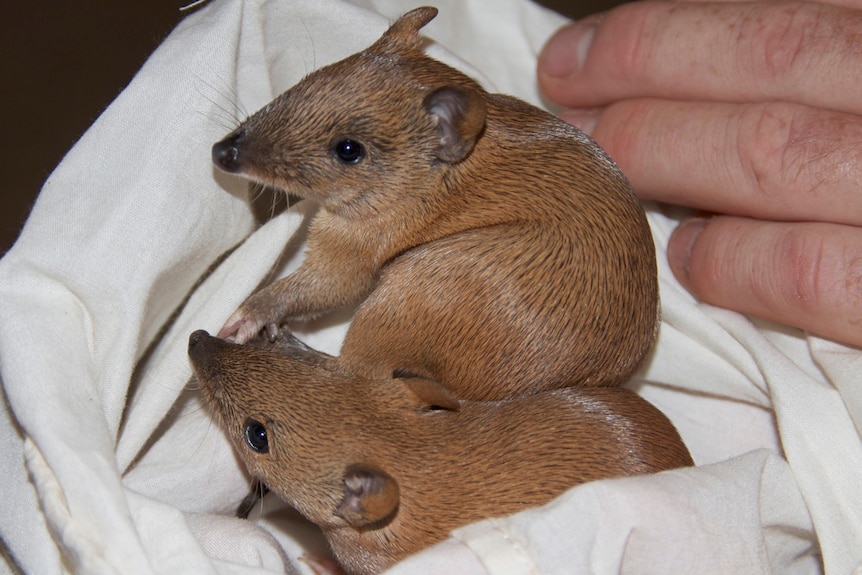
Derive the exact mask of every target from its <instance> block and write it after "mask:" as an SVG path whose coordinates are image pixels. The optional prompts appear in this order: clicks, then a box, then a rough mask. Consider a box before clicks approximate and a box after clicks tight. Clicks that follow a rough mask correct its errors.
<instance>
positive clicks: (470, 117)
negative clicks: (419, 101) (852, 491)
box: [424, 86, 486, 164]
mask: <svg viewBox="0 0 862 575" xmlns="http://www.w3.org/2000/svg"><path fill="white" fill-rule="evenodd" d="M424 105H425V109H426V110H427V111H428V113H429V114H430V115H431V120H432V122H433V123H434V125H435V126H436V127H437V137H438V139H439V145H438V147H437V157H438V158H439V159H441V160H443V161H444V162H449V163H453V164H454V163H456V162H460V161H461V160H463V159H464V158H465V157H467V154H469V153H470V151H471V150H472V149H473V146H474V145H475V144H476V140H478V139H479V136H480V135H481V134H482V130H483V129H484V128H485V114H486V108H485V100H484V99H483V98H482V96H481V95H480V94H479V93H478V92H476V91H475V90H471V89H470V88H463V87H461V86H444V87H443V88H438V89H436V90H434V91H433V92H431V93H430V94H428V95H427V96H426V97H425V101H424Z"/></svg>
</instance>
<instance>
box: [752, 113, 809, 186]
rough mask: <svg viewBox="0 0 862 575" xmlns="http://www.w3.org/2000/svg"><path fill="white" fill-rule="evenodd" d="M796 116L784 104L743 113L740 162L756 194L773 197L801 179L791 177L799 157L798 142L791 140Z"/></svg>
mask: <svg viewBox="0 0 862 575" xmlns="http://www.w3.org/2000/svg"><path fill="white" fill-rule="evenodd" d="M794 113H795V111H794V110H793V106H792V105H790V104H784V103H772V104H764V105H758V106H749V107H745V108H744V109H742V111H741V112H740V118H739V127H738V130H737V148H738V150H739V158H740V161H741V162H742V163H743V171H744V173H746V174H747V175H748V180H749V181H750V183H751V186H750V187H751V188H752V189H753V190H754V192H756V193H757V194H760V195H765V196H771V195H772V194H773V192H774V191H775V190H778V189H783V184H784V182H785V181H786V180H789V179H793V177H794V176H797V175H798V174H790V173H788V172H789V170H793V168H794V166H793V164H794V163H797V162H795V161H794V156H797V155H798V154H799V150H798V149H795V148H796V147H797V146H798V145H799V141H798V140H796V139H795V138H793V137H792V125H793V115H794ZM797 170H798V168H797Z"/></svg>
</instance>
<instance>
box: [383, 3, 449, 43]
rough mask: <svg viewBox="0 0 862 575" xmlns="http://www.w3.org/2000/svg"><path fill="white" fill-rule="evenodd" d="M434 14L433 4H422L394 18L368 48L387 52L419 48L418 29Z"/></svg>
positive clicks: (435, 11) (432, 17) (431, 18)
mask: <svg viewBox="0 0 862 575" xmlns="http://www.w3.org/2000/svg"><path fill="white" fill-rule="evenodd" d="M436 15H437V8H434V7H433V6H423V7H421V8H416V9H414V10H411V11H410V12H407V13H406V14H404V15H403V16H401V18H399V19H398V20H396V21H395V22H394V23H393V24H392V26H390V27H389V29H388V30H386V32H384V33H383V35H382V36H381V37H380V39H379V40H377V42H375V43H374V44H373V45H372V46H371V47H370V48H369V50H371V51H374V52H385V53H388V52H397V51H399V50H412V49H421V48H422V38H421V37H420V36H419V29H420V28H422V27H423V26H424V25H425V24H427V23H428V22H430V21H431V20H433V19H434V17H435V16H436Z"/></svg>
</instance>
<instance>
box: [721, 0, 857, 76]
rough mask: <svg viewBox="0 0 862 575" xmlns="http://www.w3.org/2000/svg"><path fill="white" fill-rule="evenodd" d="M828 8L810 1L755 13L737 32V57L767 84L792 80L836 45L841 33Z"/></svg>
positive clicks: (747, 17)
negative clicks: (813, 60) (822, 53)
mask: <svg viewBox="0 0 862 575" xmlns="http://www.w3.org/2000/svg"><path fill="white" fill-rule="evenodd" d="M834 14H835V12H834V11H832V10H830V9H829V8H828V7H825V6H822V5H819V4H815V3H807V2H792V3H786V4H780V5H777V6H776V7H775V8H774V9H766V10H760V9H757V10H754V11H752V12H751V13H749V14H748V15H747V16H746V17H745V18H743V19H742V21H741V22H740V24H739V27H738V29H737V34H738V36H737V39H738V42H737V50H738V52H737V54H738V57H739V58H740V60H741V61H742V62H743V63H745V64H747V65H748V66H750V67H751V68H752V72H753V73H754V74H756V77H760V78H763V79H764V80H765V81H767V82H768V81H773V80H776V79H784V78H788V77H792V76H794V75H795V74H797V73H798V72H800V71H801V70H800V68H804V67H805V65H806V64H807V60H808V58H809V57H813V56H815V55H817V54H820V53H821V52H822V51H823V50H824V49H827V48H828V47H829V45H830V44H831V43H832V42H834V40H835V34H836V32H838V31H839V30H840V26H837V25H836V24H837V23H836V22H835V18H834Z"/></svg>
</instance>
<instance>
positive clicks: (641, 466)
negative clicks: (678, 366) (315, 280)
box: [189, 331, 692, 574]
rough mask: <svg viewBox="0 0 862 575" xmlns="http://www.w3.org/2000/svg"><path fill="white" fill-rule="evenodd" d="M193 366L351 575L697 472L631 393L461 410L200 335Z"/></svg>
mask: <svg viewBox="0 0 862 575" xmlns="http://www.w3.org/2000/svg"><path fill="white" fill-rule="evenodd" d="M189 355H190V357H191V360H192V364H193V366H194V370H195V374H196V376H197V379H198V381H199V383H200V385H201V387H202V389H203V391H204V394H205V395H206V397H207V398H208V399H209V400H210V401H211V403H212V404H213V405H214V407H215V408H216V410H217V411H218V412H219V413H220V414H221V417H222V423H223V425H224V427H225V429H226V430H227V431H228V434H229V435H230V437H231V438H232V440H233V442H234V444H235V447H236V449H237V452H238V453H239V455H240V457H241V458H242V460H243V461H244V462H245V464H246V466H247V467H248V469H249V471H250V472H251V473H252V474H253V475H255V476H257V477H259V478H261V479H262V480H263V482H264V483H266V485H268V486H269V487H270V489H272V490H273V491H274V492H276V493H277V494H278V495H279V496H280V497H281V498H283V499H284V500H285V501H287V502H288V503H290V504H291V505H293V506H294V507H296V509H298V510H299V511H300V512H301V513H302V514H303V515H305V516H306V517H307V518H308V519H309V520H311V521H312V522H314V523H316V524H318V525H319V526H320V527H321V528H322V529H323V531H324V533H325V535H326V537H327V539H328V540H329V542H330V544H331V546H332V549H333V551H334V553H335V556H336V558H337V559H338V561H339V563H340V564H341V565H342V566H343V567H344V568H345V570H346V571H347V572H348V573H353V574H371V573H377V572H379V571H382V570H383V569H385V568H386V567H388V566H390V565H391V564H393V563H395V562H396V561H398V560H399V559H402V558H403V557H405V556H407V555H409V554H411V553H414V552H416V551H418V550H420V549H422V548H424V547H426V546H429V545H431V544H433V543H435V542H438V541H440V540H442V539H444V538H445V537H446V535H447V534H448V533H449V531H451V530H452V529H454V528H456V527H459V526H462V525H465V524H467V523H470V522H473V521H477V520H480V519H483V518H487V517H492V516H502V515H506V514H511V513H514V512H516V511H519V510H522V509H525V508H527V507H531V506H536V505H541V504H544V503H546V502H548V501H550V500H551V499H552V498H554V497H556V496H558V495H560V494H561V493H562V492H563V491H564V490H566V489H568V488H570V487H572V486H574V485H577V484H580V483H583V482H586V481H591V480H596V479H602V478H608V477H616V476H625V475H634V474H641V473H650V472H656V471H661V470H665V469H671V468H675V467H680V466H687V465H691V463H692V462H691V458H690V456H689V454H688V451H687V450H686V448H685V446H684V445H683V443H682V441H681V440H680V438H679V435H678V434H677V432H676V430H675V429H674V427H673V425H672V424H671V423H670V422H669V421H668V420H667V418H666V417H665V416H664V415H663V414H662V413H661V412H659V411H658V410H657V409H656V408H654V407H653V406H652V405H650V404H649V403H647V402H646V401H645V400H643V399H642V398H640V397H639V396H638V395H636V394H635V393H633V392H631V391H630V390H628V389H625V388H568V389H558V390H549V391H542V392H538V393H535V394H532V395H523V396H517V397H513V398H510V399H506V400H502V401H493V402H477V401H469V400H458V399H456V398H455V397H454V396H452V395H451V394H449V393H448V391H447V390H445V389H444V388H442V387H441V386H439V384H437V383H436V382H433V381H430V380H426V379H422V378H387V379H368V378H364V377H359V376H353V375H350V374H347V373H345V372H343V371H340V370H338V369H336V367H337V366H336V364H335V363H334V362H333V361H332V358H330V357H329V356H324V355H323V354H319V353H317V352H314V351H313V350H309V349H308V348H305V347H304V346H303V344H301V343H300V342H298V341H297V340H295V339H293V338H292V336H290V335H289V334H287V335H284V336H283V339H282V340H281V341H278V342H276V343H270V342H269V341H268V340H267V341H265V342H255V345H237V344H235V343H231V342H228V341H225V340H222V339H218V338H214V337H211V336H209V335H208V334H207V333H206V332H202V331H198V332H195V333H194V334H192V335H191V337H190V338H189ZM249 422H256V423H259V424H260V425H261V427H262V428H264V429H265V435H266V446H267V449H268V451H267V452H266V453H260V452H258V451H256V450H255V449H253V448H252V447H251V445H250V443H249V441H248V440H247V439H246V428H248V427H250V425H251V426H252V428H253V429H258V430H259V429H260V428H257V427H254V425H255V423H252V424H249ZM259 436H260V434H259V433H257V434H255V437H258V438H259Z"/></svg>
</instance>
